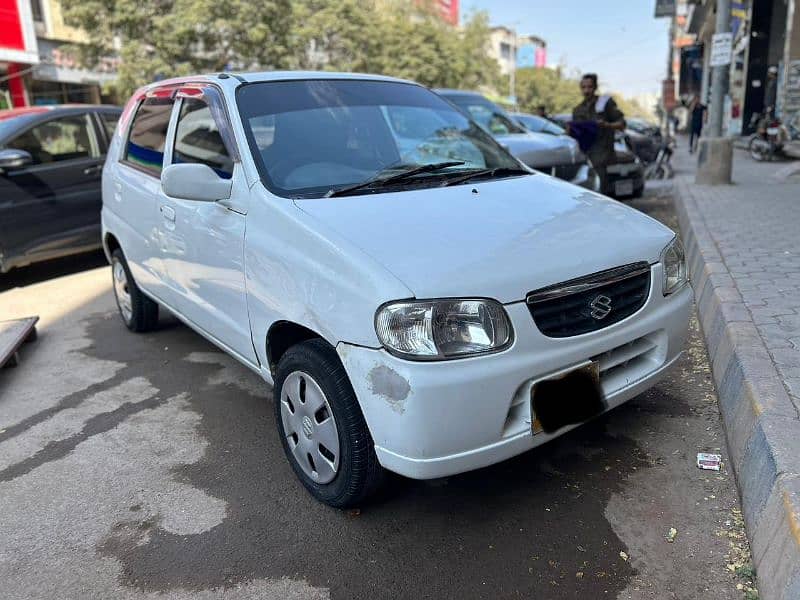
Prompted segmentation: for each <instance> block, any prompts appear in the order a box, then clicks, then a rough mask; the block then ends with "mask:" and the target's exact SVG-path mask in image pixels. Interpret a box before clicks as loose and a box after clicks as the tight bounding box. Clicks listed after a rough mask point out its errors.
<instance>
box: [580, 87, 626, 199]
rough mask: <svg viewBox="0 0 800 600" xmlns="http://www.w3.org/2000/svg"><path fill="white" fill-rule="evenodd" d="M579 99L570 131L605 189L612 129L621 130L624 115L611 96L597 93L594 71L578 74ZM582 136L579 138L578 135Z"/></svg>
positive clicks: (612, 145)
mask: <svg viewBox="0 0 800 600" xmlns="http://www.w3.org/2000/svg"><path fill="white" fill-rule="evenodd" d="M580 86H581V93H582V94H583V102H581V103H580V104H578V106H576V107H575V108H574V109H573V110H572V123H571V124H570V127H569V131H570V135H572V136H573V137H576V138H578V143H579V144H580V145H581V148H582V149H584V152H585V153H586V156H588V157H589V160H590V161H591V163H592V166H593V167H594V170H595V171H596V172H597V175H598V177H599V178H600V191H601V192H602V193H604V194H607V193H609V192H610V190H609V189H608V172H607V169H608V165H609V164H611V163H612V162H613V161H614V133H615V132H616V131H624V129H625V115H623V114H622V111H621V110H620V109H619V108H618V107H617V103H616V102H614V99H613V98H612V97H611V96H598V95H597V75H595V74H594V73H587V74H586V75H584V76H583V77H581V83H580ZM581 138H583V139H581Z"/></svg>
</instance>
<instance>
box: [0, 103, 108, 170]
mask: <svg viewBox="0 0 800 600" xmlns="http://www.w3.org/2000/svg"><path fill="white" fill-rule="evenodd" d="M7 146H8V147H9V148H16V149H18V150H25V151H26V152H28V153H29V154H30V155H31V156H32V157H33V164H37V165H38V164H46V163H52V162H58V161H64V160H73V159H76V158H89V157H94V156H98V155H99V150H98V146H97V140H96V139H95V137H94V130H93V129H92V127H91V125H90V123H89V119H88V116H87V115H75V116H69V117H62V118H60V119H53V120H52V121H47V122H46V123H42V124H41V125H37V126H36V127H33V128H31V129H29V130H27V131H25V132H23V133H22V134H20V135H19V136H17V137H16V138H15V139H14V140H12V141H11V142H9V143H8V144H7Z"/></svg>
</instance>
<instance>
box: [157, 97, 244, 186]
mask: <svg viewBox="0 0 800 600" xmlns="http://www.w3.org/2000/svg"><path fill="white" fill-rule="evenodd" d="M172 162H173V163H200V164H203V165H208V166H209V167H211V168H212V169H214V171H216V173H217V174H218V175H219V176H220V177H223V178H225V179H230V178H231V176H232V175H233V161H232V160H231V157H230V155H229V154H228V150H227V149H226V148H225V143H224V142H223V141H222V136H221V135H220V133H219V128H218V127H217V123H216V121H215V120H214V117H213V116H212V114H211V109H210V108H209V106H208V104H207V103H206V101H205V100H201V99H198V98H186V99H184V100H183V104H182V105H181V112H180V115H179V117H178V127H177V129H176V131H175V149H174V150H173V153H172Z"/></svg>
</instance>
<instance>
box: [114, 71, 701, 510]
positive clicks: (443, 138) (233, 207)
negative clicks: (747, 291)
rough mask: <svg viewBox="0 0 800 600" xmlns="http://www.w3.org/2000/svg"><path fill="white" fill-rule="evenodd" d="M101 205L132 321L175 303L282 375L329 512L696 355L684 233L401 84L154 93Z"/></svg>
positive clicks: (235, 82) (574, 413) (140, 99)
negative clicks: (554, 171)
mask: <svg viewBox="0 0 800 600" xmlns="http://www.w3.org/2000/svg"><path fill="white" fill-rule="evenodd" d="M102 217H103V219H102V220H103V243H104V246H105V249H106V253H107V255H108V258H109V260H110V261H111V264H112V267H113V268H112V272H113V282H114V292H115V294H116V298H117V303H118V306H119V309H120V313H121V315H122V319H123V320H124V322H125V324H126V325H127V326H128V328H129V329H131V330H133V331H145V330H148V329H151V328H153V327H154V326H155V325H156V322H157V317H158V310H159V307H165V308H167V309H168V310H169V311H170V312H172V313H174V314H175V315H177V316H178V317H179V318H180V319H181V320H183V321H185V322H186V323H187V324H188V325H189V326H190V327H192V328H193V329H195V330H196V331H198V332H199V333H200V334H201V335H203V336H204V337H206V338H208V339H209V340H211V341H212V342H214V343H215V344H216V345H218V346H219V347H220V348H222V349H223V350H225V351H226V352H228V353H230V354H231V355H232V356H234V357H235V358H237V359H238V360H239V361H241V362H242V363H243V364H245V365H246V366H248V367H250V368H251V369H253V370H254V371H256V372H257V373H259V374H260V375H262V376H263V378H264V379H265V380H266V381H267V382H268V383H269V382H274V398H275V401H274V405H275V415H276V422H277V427H278V431H279V432H280V436H281V439H282V442H283V445H284V449H285V451H286V455H287V457H288V459H289V461H290V463H291V465H292V467H293V469H294V471H295V473H296V474H297V476H298V477H299V479H300V480H301V481H302V483H303V484H304V485H305V487H306V488H307V489H308V490H309V491H310V492H311V493H312V494H313V495H314V496H315V497H316V498H318V499H319V500H321V501H323V502H326V503H328V504H330V505H332V506H338V507H343V506H348V505H353V504H356V503H359V502H361V501H362V500H364V499H365V498H366V497H367V496H368V495H369V494H370V492H372V491H373V490H375V488H376V487H377V486H378V484H379V483H380V481H381V477H382V475H383V473H384V469H388V470H390V471H394V472H396V473H400V474H402V475H405V476H408V477H413V478H420V479H424V478H434V477H442V476H446V475H451V474H454V473H459V472H463V471H468V470H470V469H476V468H479V467H483V466H486V465H489V464H492V463H495V462H498V461H501V460H503V459H506V458H509V457H511V456H514V455H516V454H519V453H521V452H524V451H526V450H528V449H530V448H533V447H534V446H538V445H540V444H543V443H544V442H547V441H548V440H550V439H552V438H553V437H554V436H556V435H559V434H561V433H563V432H565V431H567V430H569V429H570V428H572V427H575V426H576V425H577V424H578V423H581V422H583V421H585V420H587V419H589V418H591V417H593V416H595V415H597V414H599V413H601V412H603V411H606V410H609V409H611V408H613V407H615V406H618V405H619V404H621V403H622V402H624V401H626V400H628V399H630V398H632V397H634V396H636V395H637V394H639V393H641V392H642V391H643V390H645V389H647V388H649V387H650V386H652V385H653V384H654V383H655V382H656V380H657V379H658V378H659V377H660V376H661V375H663V374H664V372H665V371H666V370H667V369H668V368H669V367H670V365H672V364H673V363H674V362H675V361H676V360H677V359H678V357H679V355H680V354H681V349H682V345H683V343H684V338H685V333H686V328H687V322H688V318H689V310H690V304H691V301H690V289H689V287H688V286H687V285H686V284H687V277H686V266H685V262H684V256H683V249H682V248H681V245H680V242H679V241H678V239H677V238H676V236H675V234H674V233H673V232H672V231H670V230H669V229H668V228H666V227H664V226H663V225H661V224H659V223H657V222H656V221H654V220H653V219H651V218H649V217H647V216H645V215H643V214H642V213H640V212H637V211H635V210H633V209H630V208H628V207H625V206H623V205H622V204H620V203H618V202H615V201H613V200H610V199H608V198H605V197H603V196H601V195H599V194H596V193H592V192H589V191H587V190H585V189H582V188H578V187H575V186H572V185H570V184H567V183H564V182H562V181H559V180H557V179H554V178H552V177H549V176H547V175H542V174H539V173H536V172H534V171H531V170H530V169H528V168H527V167H524V166H523V165H522V164H521V163H519V162H518V161H517V160H516V159H515V158H513V157H512V156H511V155H510V154H508V152H507V151H505V150H504V149H503V148H502V147H501V146H499V145H498V144H497V143H496V142H495V141H494V140H493V139H492V138H491V137H490V136H489V135H488V134H486V133H485V132H484V131H483V130H482V129H481V128H480V127H479V126H477V125H475V124H474V123H473V122H471V121H469V120H468V118H467V117H465V116H464V115H463V114H462V113H460V112H458V111H457V110H456V109H455V108H453V107H452V106H451V105H450V104H449V103H447V102H446V101H445V100H443V99H441V98H440V97H439V96H437V95H436V94H434V93H433V92H431V91H430V90H428V89H426V88H424V87H422V86H420V85H417V84H414V83H411V82H408V81H402V80H397V79H391V78H386V77H377V76H368V75H348V74H331V73H290V72H285V73H279V72H273V73H258V74H241V75H239V74H227V73H225V74H220V75H216V76H204V77H188V78H183V79H176V80H171V81H163V82H158V83H156V84H152V85H149V86H147V87H144V88H142V89H140V90H139V91H137V92H136V94H135V95H134V96H133V98H131V100H130V101H129V102H128V104H127V106H126V108H125V111H124V113H123V116H122V119H121V121H120V124H119V127H118V128H117V131H116V133H115V135H114V139H113V143H112V144H111V147H110V149H109V152H108V159H107V162H106V166H105V169H104V171H103V214H102Z"/></svg>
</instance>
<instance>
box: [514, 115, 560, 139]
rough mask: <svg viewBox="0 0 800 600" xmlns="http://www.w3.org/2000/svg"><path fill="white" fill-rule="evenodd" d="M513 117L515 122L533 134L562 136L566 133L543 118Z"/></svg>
mask: <svg viewBox="0 0 800 600" xmlns="http://www.w3.org/2000/svg"><path fill="white" fill-rule="evenodd" d="M514 117H515V118H516V119H517V121H519V122H520V123H522V125H523V127H525V129H527V130H528V131H533V132H534V133H549V134H550V135H564V134H566V133H567V132H566V131H565V130H564V128H563V127H560V126H558V125H556V124H555V123H553V122H552V121H548V120H547V119H545V118H544V117H537V116H536V115H525V114H521V115H514Z"/></svg>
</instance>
